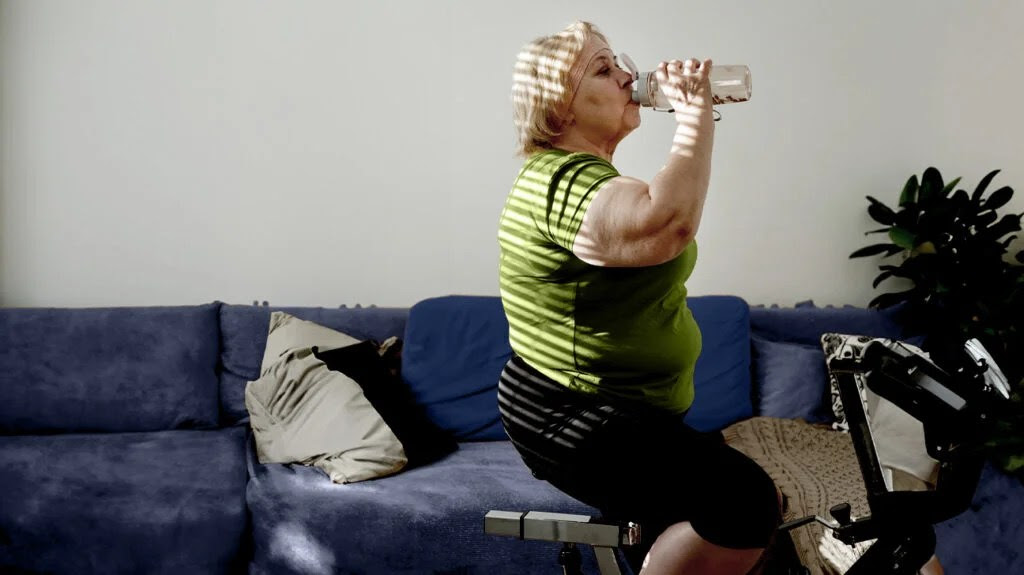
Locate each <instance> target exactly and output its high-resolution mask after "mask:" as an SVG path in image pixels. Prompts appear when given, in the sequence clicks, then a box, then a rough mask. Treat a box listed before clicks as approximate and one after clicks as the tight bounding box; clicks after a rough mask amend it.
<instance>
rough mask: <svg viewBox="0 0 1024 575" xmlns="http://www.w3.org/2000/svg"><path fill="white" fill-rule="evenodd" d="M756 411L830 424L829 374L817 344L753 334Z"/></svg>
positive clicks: (762, 414) (823, 355)
mask: <svg viewBox="0 0 1024 575" xmlns="http://www.w3.org/2000/svg"><path fill="white" fill-rule="evenodd" d="M751 342H752V344H753V363H754V389H755V393H756V396H755V398H754V400H755V402H756V409H757V414H758V415H761V416H767V417H782V418H786V419H803V420H804V421H806V422H808V423H829V422H831V421H832V419H833V416H832V410H831V407H830V405H829V397H830V396H829V387H830V386H829V376H828V370H827V368H826V366H825V354H824V353H822V351H821V347H820V346H811V345H805V344H801V343H790V342H779V341H771V340H768V339H764V338H761V337H758V336H752V337H751Z"/></svg>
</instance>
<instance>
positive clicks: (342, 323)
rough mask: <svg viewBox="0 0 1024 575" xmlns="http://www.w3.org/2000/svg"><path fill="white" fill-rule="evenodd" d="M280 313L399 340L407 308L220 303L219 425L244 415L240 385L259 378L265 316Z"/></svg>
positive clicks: (354, 334) (347, 331)
mask: <svg viewBox="0 0 1024 575" xmlns="http://www.w3.org/2000/svg"><path fill="white" fill-rule="evenodd" d="M275 311H283V312H285V313H288V314H291V315H293V316H295V317H297V318H299V319H304V320H307V321H311V322H314V323H317V324H320V325H322V326H325V327H328V328H331V329H334V330H337V331H340V332H343V333H345V334H347V335H350V336H352V337H354V338H355V339H358V340H366V339H375V340H378V341H383V340H385V339H387V338H389V337H392V336H398V337H402V335H403V333H404V331H405V320H406V317H407V316H408V314H409V310H408V308H378V307H365V308H364V307H357V308H345V307H343V308H323V307H267V306H254V305H231V304H224V305H222V306H221V308H220V331H221V357H220V362H221V373H220V403H221V418H222V419H221V422H222V424H224V425H232V424H235V423H238V422H240V421H243V420H245V419H246V418H248V417H249V412H248V411H247V410H246V408H245V385H246V384H247V383H248V382H250V381H253V380H256V379H258V378H259V376H260V362H261V361H262V360H263V351H264V349H265V348H266V346H267V331H268V330H269V327H270V314H271V312H275Z"/></svg>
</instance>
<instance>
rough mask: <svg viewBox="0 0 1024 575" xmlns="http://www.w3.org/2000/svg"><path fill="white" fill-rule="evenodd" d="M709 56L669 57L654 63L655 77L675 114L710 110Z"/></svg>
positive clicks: (692, 113)
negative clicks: (668, 60) (667, 59)
mask: <svg viewBox="0 0 1024 575" xmlns="http://www.w3.org/2000/svg"><path fill="white" fill-rule="evenodd" d="M710 74H711V60H704V61H703V62H701V61H700V60H697V59H694V58H690V59H688V60H686V61H683V62H681V61H679V60H672V61H670V62H662V63H661V64H658V69H657V70H655V78H657V79H658V88H659V89H660V90H661V92H662V93H663V94H665V97H667V98H668V100H669V102H671V103H672V107H673V108H674V109H675V112H676V118H677V119H679V120H682V117H680V114H683V116H684V117H692V116H693V115H694V113H695V112H697V113H699V112H701V111H707V112H708V113H710V112H711V101H712V97H711V80H710V79H709V77H710Z"/></svg>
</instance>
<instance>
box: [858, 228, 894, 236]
mask: <svg viewBox="0 0 1024 575" xmlns="http://www.w3.org/2000/svg"><path fill="white" fill-rule="evenodd" d="M887 231H889V228H878V229H877V230H871V231H870V232H864V235H865V236H869V235H871V234H880V233H882V232H887Z"/></svg>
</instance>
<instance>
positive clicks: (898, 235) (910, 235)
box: [889, 227, 917, 250]
mask: <svg viewBox="0 0 1024 575" xmlns="http://www.w3.org/2000/svg"><path fill="white" fill-rule="evenodd" d="M915 238H917V236H916V235H914V232H911V231H910V230H907V229H904V228H901V227H893V228H891V229H890V230H889V239H890V240H892V243H894V244H896V245H898V246H900V247H901V248H904V249H908V250H909V249H913V247H914V239H915Z"/></svg>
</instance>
